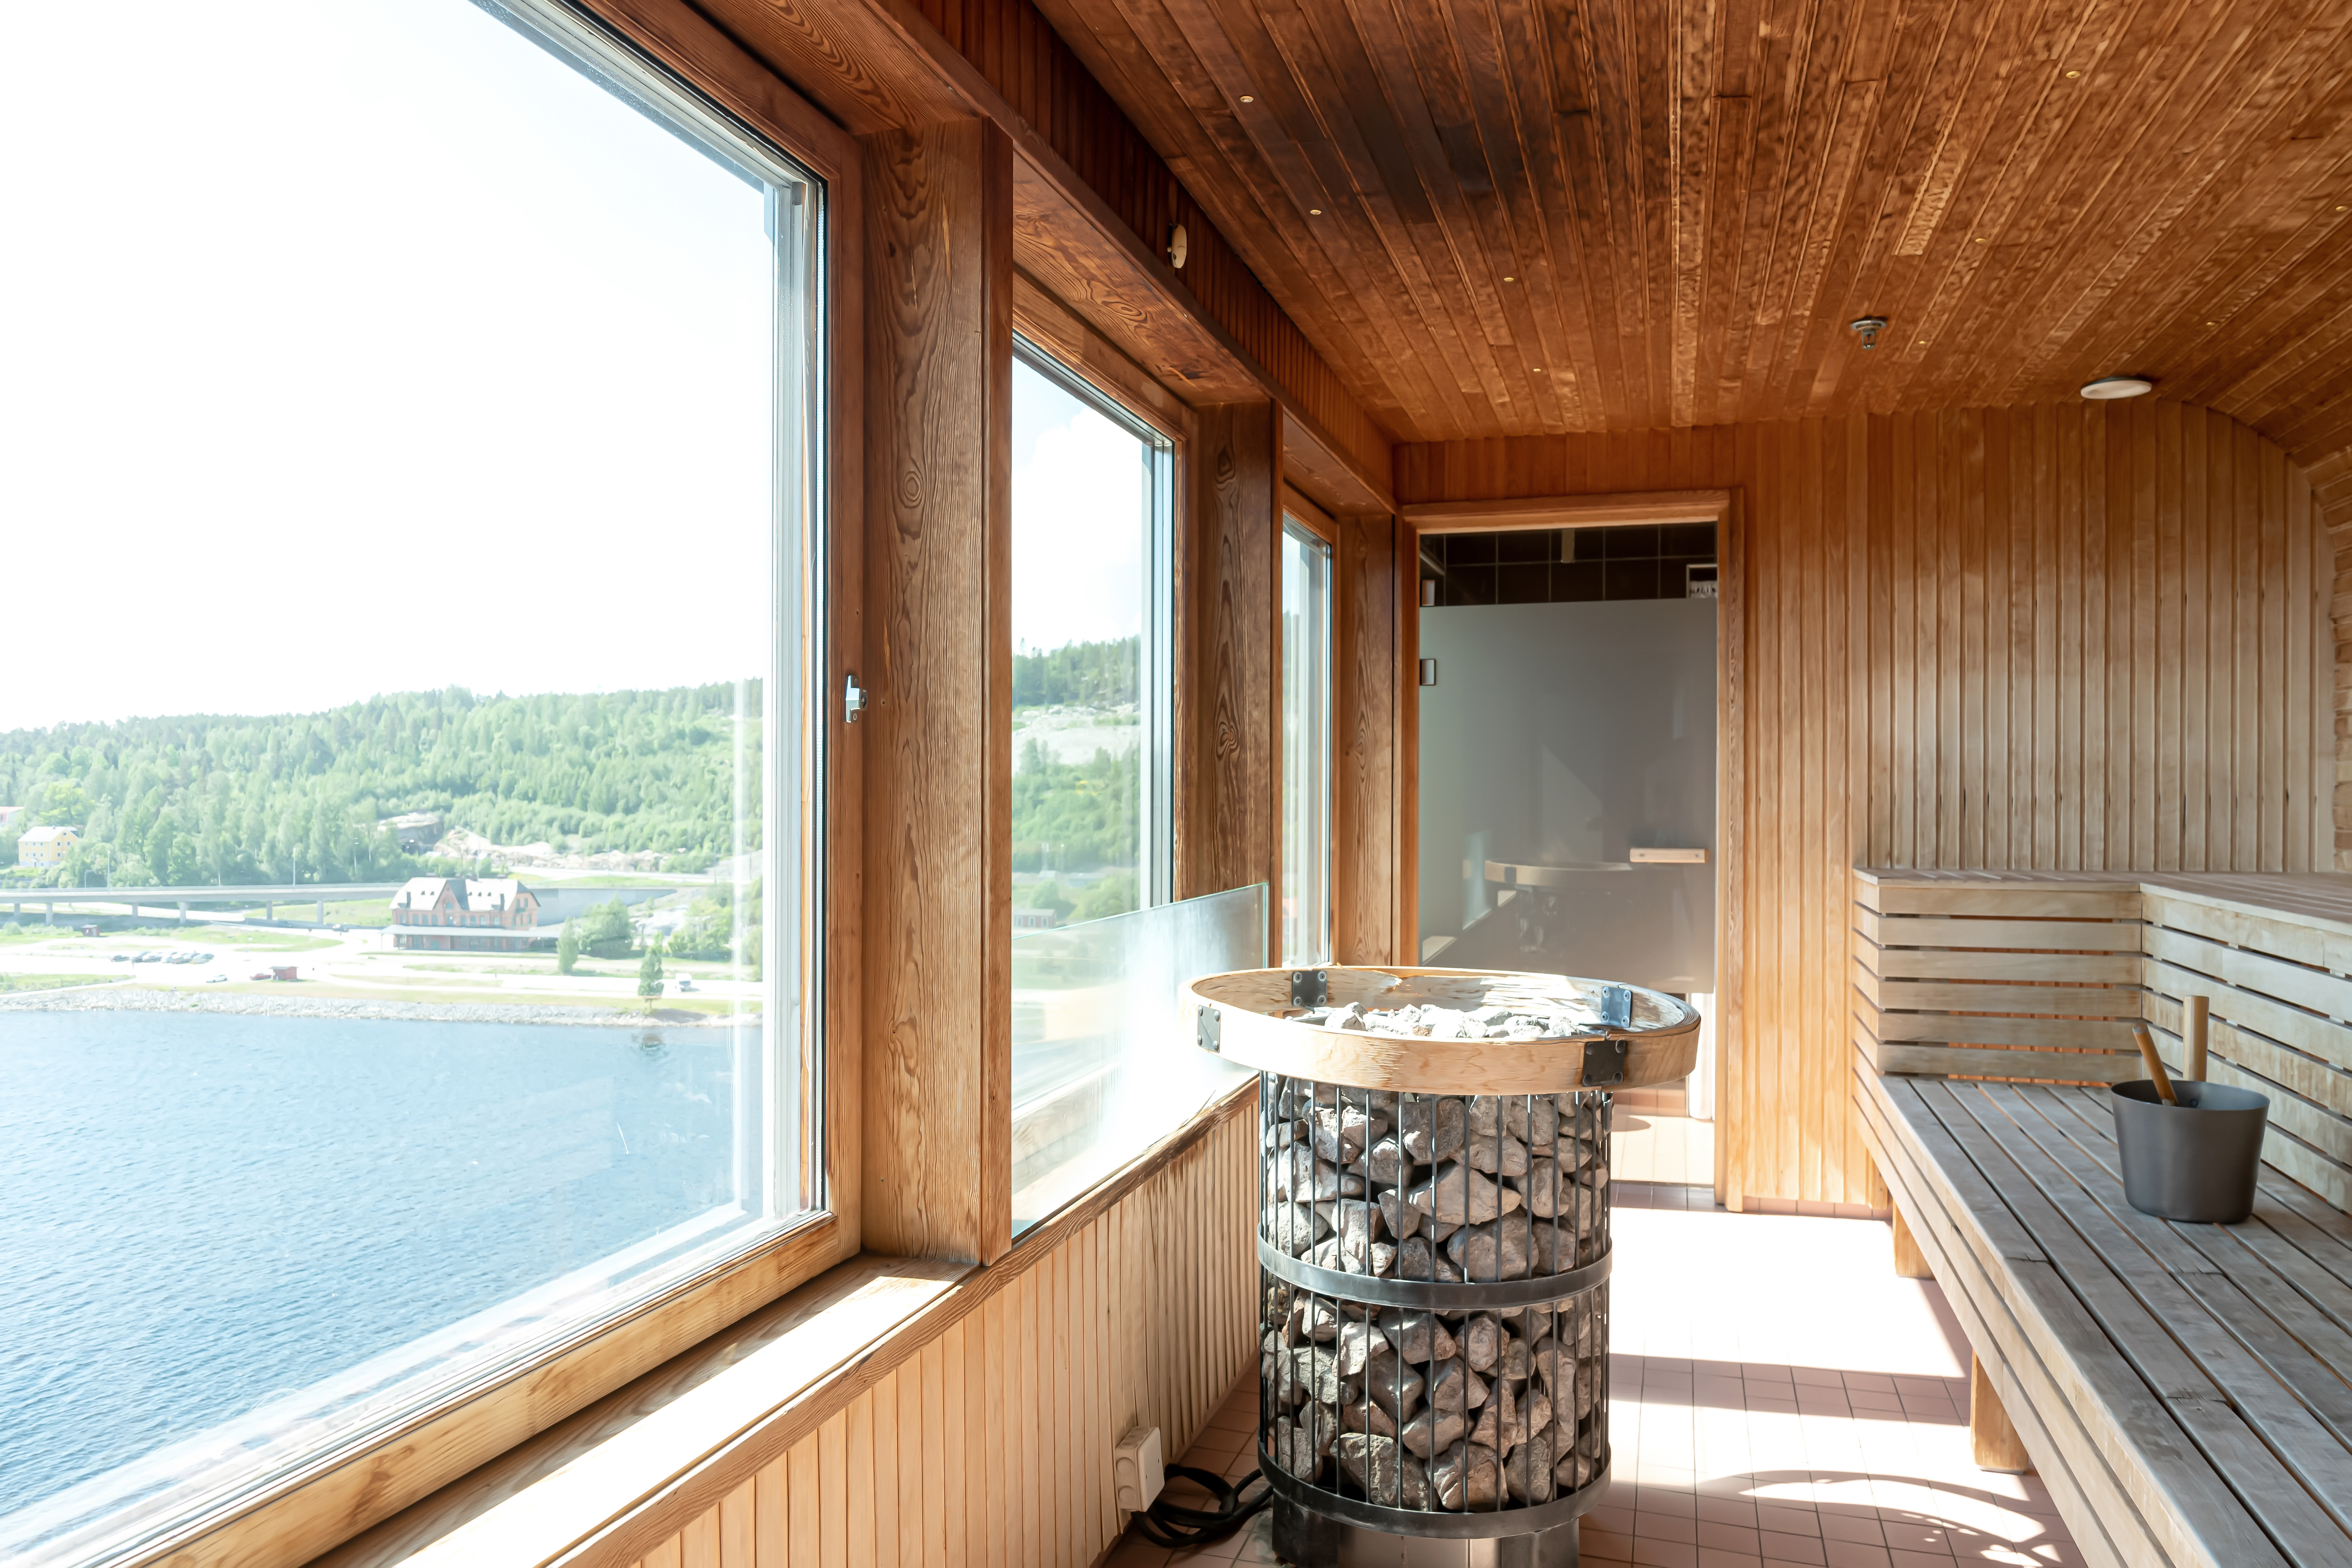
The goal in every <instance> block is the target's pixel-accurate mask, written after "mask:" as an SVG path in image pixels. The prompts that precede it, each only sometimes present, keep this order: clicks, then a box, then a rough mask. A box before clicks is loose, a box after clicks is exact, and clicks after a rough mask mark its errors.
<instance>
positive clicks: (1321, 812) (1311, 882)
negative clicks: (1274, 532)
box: [1279, 517, 1331, 964]
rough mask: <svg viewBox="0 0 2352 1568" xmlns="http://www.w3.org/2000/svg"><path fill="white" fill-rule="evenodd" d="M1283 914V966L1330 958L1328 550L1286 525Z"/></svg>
mask: <svg viewBox="0 0 2352 1568" xmlns="http://www.w3.org/2000/svg"><path fill="white" fill-rule="evenodd" d="M1280 900H1281V902H1280V906H1279V907H1280V909H1281V911H1282V922H1281V935H1280V946H1281V949H1282V962H1283V963H1285V964H1301V963H1328V962H1329V960H1330V957H1331V547H1330V546H1329V545H1328V544H1326V543H1325V542H1323V541H1322V540H1321V539H1320V538H1318V536H1317V535H1316V534H1315V533H1314V531H1312V530H1310V529H1308V528H1307V526H1306V525H1305V524H1303V523H1301V522H1300V521H1298V520H1297V518H1295V517H1286V518H1285V519H1284V520H1283V525H1282V887H1281V889H1280Z"/></svg>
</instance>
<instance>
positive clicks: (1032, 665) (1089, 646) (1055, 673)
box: [1013, 637, 1143, 708]
mask: <svg viewBox="0 0 2352 1568" xmlns="http://www.w3.org/2000/svg"><path fill="white" fill-rule="evenodd" d="M1142 660H1143V639H1142V638H1141V637H1118V638H1115V639H1113V640H1112V641H1109V642H1074V643H1066V644H1064V645H1063V646H1062V647H1057V648H1055V649H1053V650H1052V651H1050V652H1047V653H1016V654H1014V655H1013V707H1015V708H1052V707H1056V706H1060V705H1062V704H1070V705H1074V706H1077V707H1085V708H1116V707H1118V705H1119V704H1121V703H1123V702H1133V701H1135V700H1137V699H1138V698H1139V697H1140V696H1141V695H1142V692H1143V669H1142Z"/></svg>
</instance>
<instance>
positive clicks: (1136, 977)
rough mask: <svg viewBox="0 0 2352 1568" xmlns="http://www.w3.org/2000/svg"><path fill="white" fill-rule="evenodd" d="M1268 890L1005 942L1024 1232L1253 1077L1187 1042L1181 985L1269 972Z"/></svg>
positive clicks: (1016, 1174)
mask: <svg viewBox="0 0 2352 1568" xmlns="http://www.w3.org/2000/svg"><path fill="white" fill-rule="evenodd" d="M1265 897H1266V894H1265V886H1264V885H1263V884H1260V885H1257V886H1254V887H1248V888H1237V889H1234V890H1233V891H1231V892H1223V893H1212V894H1210V895H1208V896H1207V897H1205V898H1199V899H1186V900H1182V901H1181V902H1178V903H1172V904H1161V905H1159V906H1158V907H1156V908H1153V909H1148V910H1137V911H1135V912H1134V913H1132V914H1124V915H1115V916H1113V917H1111V918H1110V919H1108V920H1098V921H1084V922H1082V923H1080V924H1077V925H1071V926H1062V927H1057V928H1055V929H1051V930H1046V931H1022V932H1019V933H1018V934H1016V935H1015V936H1014V937H1013V1234H1015V1235H1016V1236H1017V1235H1019V1234H1020V1233H1021V1232H1022V1231H1024V1230H1026V1229H1028V1228H1029V1227H1030V1226H1034V1225H1035V1224H1037V1223H1038V1222H1039V1221H1040V1220H1043V1219H1045V1218H1047V1217H1049V1216H1051V1215H1053V1214H1054V1213H1055V1211H1056V1210H1057V1209H1059V1208H1060V1207H1061V1206H1062V1205H1064V1204H1066V1203H1067V1202H1069V1200H1070V1199H1072V1198H1074V1197H1076V1196H1077V1195H1078V1194H1080V1193H1083V1192H1085V1191H1086V1190H1087V1188H1088V1187H1091V1186H1093V1185H1094V1184H1096V1183H1097V1182H1098V1181H1100V1180H1101V1179H1102V1178H1103V1177H1105V1176H1107V1175H1108V1174H1110V1173H1112V1172H1113V1171H1116V1170H1117V1169H1118V1168H1119V1167H1120V1166H1121V1165H1124V1164H1125V1163H1127V1162H1128V1161H1129V1160H1130V1159H1133V1158H1134V1157H1135V1156H1136V1155H1137V1154H1139V1153H1140V1152H1143V1151H1144V1150H1145V1149H1148V1148H1150V1146H1151V1144H1152V1143H1153V1142H1154V1141H1156V1140H1157V1139H1159V1138H1160V1137H1161V1136H1162V1135H1164V1134H1166V1133H1167V1132H1169V1131H1172V1130H1174V1129H1175V1128H1177V1127H1180V1126H1181V1125H1183V1123H1184V1122H1185V1121H1189V1120H1190V1119H1191V1118H1192V1116H1194V1115H1195V1114H1197V1113H1198V1112H1199V1111H1200V1110H1202V1109H1203V1108H1204V1107H1206V1106H1207V1105H1209V1104H1210V1103H1211V1102H1212V1101H1213V1100H1216V1099H1217V1098H1218V1097H1219V1096H1220V1095H1222V1094H1223V1093H1225V1092H1226V1091H1227V1090H1229V1089H1232V1088H1233V1086H1234V1084H1236V1083H1239V1082H1241V1081H1243V1080H1244V1079H1247V1078H1248V1077H1249V1076H1250V1074H1249V1071H1248V1069H1246V1068H1236V1067H1234V1066H1231V1065H1230V1064H1228V1063H1226V1062H1223V1061H1221V1060H1219V1059H1218V1058H1215V1057H1213V1056H1210V1055H1208V1054H1207V1053H1206V1052H1203V1051H1202V1050H1200V1049H1199V1048H1198V1047H1195V1046H1194V1044H1193V1043H1192V1041H1193V1032H1192V1015H1191V1013H1190V1012H1189V1011H1188V1010H1187V1008H1186V1007H1185V1005H1184V1003H1183V990H1184V986H1185V984H1187V983H1188V982H1190V981H1192V980H1195V979H1198V978H1199V977H1200V976H1202V975H1203V974H1219V973H1224V972H1226V971H1228V970H1234V969H1257V968H1261V967H1263V966H1264V965H1265V929H1266V914H1265Z"/></svg>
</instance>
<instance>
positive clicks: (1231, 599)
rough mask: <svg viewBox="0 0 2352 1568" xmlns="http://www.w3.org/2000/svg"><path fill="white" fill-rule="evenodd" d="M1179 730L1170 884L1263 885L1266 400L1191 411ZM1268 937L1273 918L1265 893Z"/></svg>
mask: <svg viewBox="0 0 2352 1568" xmlns="http://www.w3.org/2000/svg"><path fill="white" fill-rule="evenodd" d="M1196 418H1197V423H1196V426H1195V428H1196V430H1197V436H1196V437H1195V440H1194V445H1193V455H1192V509H1193V515H1192V528H1193V534H1192V550H1191V552H1189V555H1188V566H1187V570H1188V572H1189V573H1190V574H1191V581H1190V583H1189V584H1188V585H1187V594H1188V598H1189V601H1190V602H1189V604H1188V605H1187V610H1188V614H1187V616H1186V617H1185V624H1186V632H1185V642H1186V647H1185V648H1184V659H1183V662H1182V666H1181V668H1183V670H1184V671H1185V675H1186V681H1185V700H1186V704H1187V714H1188V720H1187V725H1186V728H1187V730H1188V731H1189V732H1188V733H1187V734H1185V735H1184V736H1182V737H1181V739H1180V745H1179V769H1180V777H1179V781H1178V785H1177V787H1178V791H1179V794H1180V797H1181V812H1180V814H1179V818H1178V826H1177V845H1176V854H1177V892H1178V894H1179V896H1181V897H1184V898H1192V897H1194V896H1196V895H1199V894H1202V893H1214V892H1220V891H1223V889H1227V888H1244V887H1247V886H1248V885H1249V884H1251V883H1253V882H1265V883H1267V884H1268V885H1269V886H1271V885H1272V884H1273V882H1274V879H1275V871H1276V858H1277V856H1278V854H1279V851H1280V845H1279V843H1278V842H1277V838H1276V833H1277V829H1276V821H1277V814H1276V800H1275V787H1276V773H1275V769H1276V759H1277V756H1278V753H1279V751H1280V737H1279V736H1278V735H1277V734H1276V729H1275V725H1276V711H1277V710H1276V694H1275V691H1274V672H1275V668H1276V665H1275V642H1276V628H1277V626H1278V625H1279V617H1280V616H1281V608H1282V607H1281V599H1280V596H1279V584H1280V571H1279V567H1280V557H1279V555H1278V553H1277V547H1278V544H1279V541H1280V539H1281V534H1282V522H1281V519H1280V517H1279V515H1278V509H1279V506H1280V500H1279V494H1280V476H1281V465H1282V436H1281V416H1280V414H1279V412H1278V411H1277V410H1276V407H1275V405H1272V404H1270V403H1233V404H1216V405H1209V406H1206V407H1203V408H1201V409H1199V410H1198V411H1197V415H1196ZM1266 914H1267V921H1268V938H1267V940H1268V942H1269V943H1271V942H1272V940H1273V921H1274V920H1275V919H1276V914H1275V910H1274V909H1273V907H1272V901H1271V900H1268V907H1267V911H1266Z"/></svg>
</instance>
